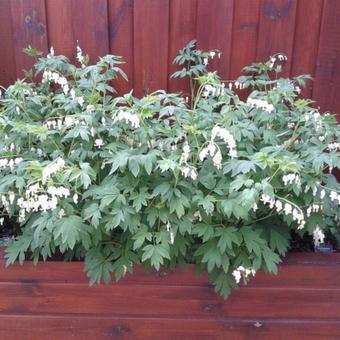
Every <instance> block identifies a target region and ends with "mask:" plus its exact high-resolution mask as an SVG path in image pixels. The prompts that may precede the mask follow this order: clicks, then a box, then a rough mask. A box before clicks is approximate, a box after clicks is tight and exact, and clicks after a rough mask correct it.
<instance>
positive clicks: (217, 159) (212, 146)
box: [199, 125, 237, 169]
mask: <svg viewBox="0 0 340 340" xmlns="http://www.w3.org/2000/svg"><path fill="white" fill-rule="evenodd" d="M216 137H219V138H221V139H222V140H223V141H224V142H225V143H227V145H228V149H229V152H228V155H229V156H230V157H231V158H236V157H237V151H236V142H235V139H234V137H233V135H232V134H231V133H230V132H229V131H228V130H227V129H225V128H223V127H220V126H218V125H216V126H214V127H213V129H212V131H211V139H210V141H209V144H208V146H206V147H205V148H203V149H202V150H201V152H200V154H199V159H200V161H203V160H204V159H205V158H206V157H207V156H208V155H210V157H212V160H213V163H214V166H215V167H216V168H217V169H221V167H222V153H221V150H220V148H219V147H218V145H217V144H216V143H215V139H216Z"/></svg>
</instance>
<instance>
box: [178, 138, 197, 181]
mask: <svg viewBox="0 0 340 340" xmlns="http://www.w3.org/2000/svg"><path fill="white" fill-rule="evenodd" d="M190 152H191V150H190V146H189V144H188V143H185V144H184V145H183V152H182V155H181V159H180V165H182V164H184V166H183V167H181V172H182V175H183V176H184V177H190V178H191V179H192V180H195V179H196V178H197V171H196V169H195V168H194V167H193V166H192V165H189V164H188V160H189V157H190Z"/></svg>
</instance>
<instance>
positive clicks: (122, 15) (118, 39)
mask: <svg viewBox="0 0 340 340" xmlns="http://www.w3.org/2000/svg"><path fill="white" fill-rule="evenodd" d="M108 9H109V13H108V14H109V37H110V53H111V54H114V55H120V56H122V57H123V59H124V61H125V62H126V64H124V65H122V66H121V68H122V69H123V71H124V72H125V73H126V75H127V77H128V79H129V80H128V82H126V81H120V82H119V84H117V85H115V89H116V90H117V92H118V93H120V94H124V93H127V92H129V91H130V90H131V89H133V87H134V85H133V65H134V62H133V0H108Z"/></svg>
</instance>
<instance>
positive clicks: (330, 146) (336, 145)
mask: <svg viewBox="0 0 340 340" xmlns="http://www.w3.org/2000/svg"><path fill="white" fill-rule="evenodd" d="M339 148H340V144H339V143H337V142H335V143H330V144H328V150H329V151H333V150H337V149H339Z"/></svg>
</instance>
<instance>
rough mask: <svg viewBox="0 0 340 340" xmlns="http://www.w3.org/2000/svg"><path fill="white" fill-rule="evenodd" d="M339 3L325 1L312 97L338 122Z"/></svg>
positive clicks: (339, 64) (339, 116)
mask: <svg viewBox="0 0 340 340" xmlns="http://www.w3.org/2000/svg"><path fill="white" fill-rule="evenodd" d="M339 17H340V1H334V0H333V1H325V5H324V10H323V17H322V25H321V32H320V43H319V51H318V58H317V65H316V72H315V82H314V88H313V96H314V98H315V99H316V100H317V101H318V105H320V107H321V110H323V111H326V110H327V111H333V112H337V113H338V115H337V118H338V121H340V96H339V93H340V29H339Z"/></svg>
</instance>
